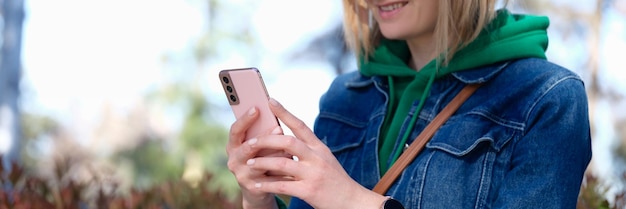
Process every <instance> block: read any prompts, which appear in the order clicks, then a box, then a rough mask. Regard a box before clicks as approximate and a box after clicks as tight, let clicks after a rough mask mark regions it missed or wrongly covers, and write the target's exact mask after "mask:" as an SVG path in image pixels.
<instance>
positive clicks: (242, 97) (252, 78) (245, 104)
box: [219, 68, 279, 138]
mask: <svg viewBox="0 0 626 209" xmlns="http://www.w3.org/2000/svg"><path fill="white" fill-rule="evenodd" d="M219 76H220V81H221V83H222V87H224V93H225V94H226V99H228V102H229V103H230V107H231V109H232V110H233V113H234V114H235V118H237V119H238V118H240V117H241V116H242V115H244V114H246V113H247V112H248V111H249V110H250V108H252V107H257V110H258V111H259V113H260V115H259V118H258V120H257V121H255V123H254V124H252V126H251V127H250V128H249V129H248V131H247V132H246V137H247V138H252V137H256V136H259V135H261V134H263V133H266V132H268V131H269V130H270V129H271V128H274V127H276V126H278V125H279V123H278V119H277V118H276V116H274V114H273V113H272V111H271V110H270V108H269V105H268V100H269V94H268V93H267V89H266V88H265V83H264V82H263V78H262V77H261V72H259V70H258V69H256V68H240V69H228V70H222V71H220V73H219Z"/></svg>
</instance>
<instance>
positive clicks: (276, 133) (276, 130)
mask: <svg viewBox="0 0 626 209" xmlns="http://www.w3.org/2000/svg"><path fill="white" fill-rule="evenodd" d="M281 133H283V129H282V128H280V126H276V128H274V130H272V135H278V134H281Z"/></svg>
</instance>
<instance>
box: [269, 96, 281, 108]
mask: <svg viewBox="0 0 626 209" xmlns="http://www.w3.org/2000/svg"><path fill="white" fill-rule="evenodd" d="M270 104H271V105H273V106H276V107H278V106H280V104H279V103H278V101H276V100H275V99H274V98H270Z"/></svg>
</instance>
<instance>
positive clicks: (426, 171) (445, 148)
mask: <svg viewBox="0 0 626 209" xmlns="http://www.w3.org/2000/svg"><path fill="white" fill-rule="evenodd" d="M386 80H387V79H386V78H383V77H365V76H363V75H361V74H360V73H359V72H352V73H347V74H344V75H340V76H338V77H337V78H336V79H335V81H334V82H333V84H332V85H331V86H330V88H329V89H328V91H327V92H326V93H325V94H324V95H323V96H322V98H321V100H320V113H319V116H318V118H317V119H316V122H315V126H314V131H315V133H316V135H317V136H318V137H319V138H320V139H321V140H322V141H323V142H324V143H326V144H327V145H328V146H329V147H330V149H331V150H332V151H333V153H334V155H335V156H336V157H337V159H338V160H339V162H340V163H341V164H342V165H343V167H344V169H345V170H346V171H347V172H348V173H349V174H350V176H351V177H352V178H353V179H354V180H356V181H357V182H359V183H360V184H362V185H363V186H365V187H367V188H369V189H371V188H373V187H374V185H375V184H376V183H377V182H378V180H379V179H380V177H381V174H380V173H379V169H378V163H377V162H378V155H377V153H378V146H377V145H378V140H379V131H380V127H381V125H382V123H383V120H384V117H385V113H386V108H387V107H386V104H387V99H388V88H387V86H386ZM469 83H484V85H483V86H482V87H480V88H479V89H478V90H477V91H476V93H474V95H472V97H470V98H469V99H468V100H467V101H466V102H465V103H464V104H463V105H462V106H461V107H460V108H459V109H458V110H457V112H456V113H455V114H454V115H452V117H450V119H449V120H448V121H447V122H446V123H445V124H443V125H442V126H441V128H440V129H439V130H438V131H437V133H436V134H435V135H434V136H433V138H432V139H431V140H430V141H429V142H428V143H427V145H426V147H425V148H424V150H422V152H421V153H420V154H419V155H418V156H417V157H416V158H415V160H414V161H413V162H412V163H411V164H410V165H409V166H408V167H407V168H406V169H405V170H404V171H403V173H402V174H401V176H400V177H398V179H397V180H396V182H395V183H394V184H393V185H392V186H391V188H390V189H389V190H388V192H387V194H386V195H389V196H392V197H393V198H394V199H397V200H399V201H400V202H402V203H403V204H404V206H405V208H411V209H418V208H428V209H432V208H445V209H449V208H507V209H511V208H568V209H570V208H576V202H577V198H578V193H579V190H580V185H581V182H582V179H583V175H584V172H585V170H586V168H587V165H588V163H589V161H590V160H591V136H590V126H589V119H588V109H587V108H588V107H587V96H586V93H585V88H584V84H583V81H582V80H581V79H580V78H579V76H577V75H576V74H574V73H573V72H571V71H569V70H567V69H565V68H563V67H560V66H558V65H555V64H553V63H550V62H548V61H546V60H543V59H535V58H527V59H521V60H515V61H509V62H503V63H499V64H495V65H490V66H485V67H480V68H477V69H472V70H466V71H461V72H456V73H452V74H450V75H448V76H446V77H443V78H441V79H438V80H436V81H435V83H434V84H433V86H432V90H431V92H430V95H429V96H428V98H427V101H426V103H425V105H424V108H423V110H422V111H421V112H420V113H419V118H418V121H417V123H416V125H415V127H414V128H413V130H410V131H411V137H410V139H409V142H408V143H409V144H410V143H411V142H412V141H413V139H414V138H415V137H416V136H417V135H418V134H419V133H420V132H421V131H422V130H423V129H424V127H425V126H426V125H427V124H428V123H429V122H430V121H431V120H433V118H434V117H435V115H437V113H439V111H441V110H442V109H443V107H444V106H445V105H446V104H447V103H448V102H449V101H450V100H452V98H453V97H454V96H455V95H456V94H457V93H458V92H459V91H460V90H461V89H462V88H463V87H464V86H465V85H466V84H469ZM417 104H418V101H415V103H414V106H413V109H412V110H411V111H409V114H408V115H407V116H406V123H405V125H404V128H402V130H401V132H404V131H406V125H407V124H408V123H409V120H410V118H411V116H412V115H413V114H415V111H414V109H415V106H417ZM395 146H405V144H396V145H395ZM394 150H395V149H394ZM290 208H311V207H310V206H309V205H307V204H306V203H305V202H303V201H302V200H300V199H298V198H297V197H294V198H293V199H292V200H291V204H290Z"/></svg>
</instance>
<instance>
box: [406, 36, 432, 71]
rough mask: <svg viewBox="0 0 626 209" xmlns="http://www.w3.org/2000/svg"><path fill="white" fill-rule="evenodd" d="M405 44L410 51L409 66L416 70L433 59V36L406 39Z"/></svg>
mask: <svg viewBox="0 0 626 209" xmlns="http://www.w3.org/2000/svg"><path fill="white" fill-rule="evenodd" d="M407 45H408V46H409V50H410V51H411V60H409V63H408V64H409V67H411V68H413V69H414V70H416V71H420V70H421V69H422V68H423V67H424V66H426V64H428V63H429V62H430V61H431V60H433V59H435V57H436V53H435V41H434V38H433V37H432V36H431V37H428V38H421V39H411V40H407Z"/></svg>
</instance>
